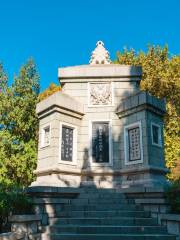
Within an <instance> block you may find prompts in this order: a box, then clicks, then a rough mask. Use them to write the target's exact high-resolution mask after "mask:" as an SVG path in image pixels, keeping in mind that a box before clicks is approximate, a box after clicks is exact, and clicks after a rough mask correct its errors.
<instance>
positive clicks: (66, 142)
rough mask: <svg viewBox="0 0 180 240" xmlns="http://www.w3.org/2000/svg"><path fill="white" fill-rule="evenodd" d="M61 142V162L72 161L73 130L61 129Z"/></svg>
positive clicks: (68, 128) (64, 127)
mask: <svg viewBox="0 0 180 240" xmlns="http://www.w3.org/2000/svg"><path fill="white" fill-rule="evenodd" d="M61 139H62V141H61V160H63V161H72V160H73V129H72V128H70V127H66V126H63V127H62V138H61Z"/></svg>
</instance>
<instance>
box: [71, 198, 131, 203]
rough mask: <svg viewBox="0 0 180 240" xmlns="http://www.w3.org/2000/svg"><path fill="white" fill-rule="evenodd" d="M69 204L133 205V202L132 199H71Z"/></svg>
mask: <svg viewBox="0 0 180 240" xmlns="http://www.w3.org/2000/svg"><path fill="white" fill-rule="evenodd" d="M69 202H70V203H71V204H79V205H82V204H113V203H116V204H127V203H129V204H133V203H134V200H133V199H120V198H114V199H113V198H112V199H111V198H105V199H103V198H102V199H100V198H92V199H91V198H89V199H88V198H80V199H72V200H69Z"/></svg>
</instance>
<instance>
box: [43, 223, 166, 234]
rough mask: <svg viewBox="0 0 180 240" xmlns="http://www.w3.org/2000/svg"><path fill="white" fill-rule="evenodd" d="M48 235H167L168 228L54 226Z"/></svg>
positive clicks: (48, 229)
mask: <svg viewBox="0 0 180 240" xmlns="http://www.w3.org/2000/svg"><path fill="white" fill-rule="evenodd" d="M46 232H47V233H51V232H52V233H77V234H79V233H82V234H85V233H87V234H103V233H104V234H105V233H106V234H118V233H120V234H129V233H137V234H148V233H151V234H154V233H156V234H160V233H167V231H166V227H163V226H109V225H103V226H101V225H96V226H92V225H91V226H84V225H65V226H62V225H54V226H48V227H47V228H46Z"/></svg>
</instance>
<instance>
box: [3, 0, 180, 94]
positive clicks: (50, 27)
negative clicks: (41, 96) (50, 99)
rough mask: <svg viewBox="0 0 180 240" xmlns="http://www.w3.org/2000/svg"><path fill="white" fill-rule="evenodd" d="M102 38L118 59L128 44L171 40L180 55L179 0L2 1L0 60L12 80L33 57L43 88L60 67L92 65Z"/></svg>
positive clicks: (139, 46)
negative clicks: (91, 61)
mask: <svg viewBox="0 0 180 240" xmlns="http://www.w3.org/2000/svg"><path fill="white" fill-rule="evenodd" d="M98 40H102V41H104V43H105V47H106V48H107V49H108V50H109V52H110V54H111V59H114V58H115V54H116V51H117V50H122V49H123V47H124V46H127V47H133V48H134V49H135V50H137V51H138V50H140V49H142V50H146V49H147V44H148V43H151V44H159V45H161V46H163V45H164V44H166V43H167V44H168V46H169V51H170V53H172V54H175V55H178V54H179V53H180V0H0V61H2V62H3V64H4V67H5V69H6V71H7V72H8V75H9V78H10V80H12V79H13V76H14V74H17V73H18V70H19V68H20V66H21V65H22V64H24V63H25V62H26V60H27V59H28V58H29V57H33V58H34V60H35V62H36V64H37V67H38V70H39V73H40V77H41V90H43V89H45V88H46V87H48V85H49V84H50V82H55V83H58V80H57V69H58V67H59V66H71V65H80V64H88V62H89V58H90V54H91V51H92V50H93V49H94V48H95V44H96V42H97V41H98Z"/></svg>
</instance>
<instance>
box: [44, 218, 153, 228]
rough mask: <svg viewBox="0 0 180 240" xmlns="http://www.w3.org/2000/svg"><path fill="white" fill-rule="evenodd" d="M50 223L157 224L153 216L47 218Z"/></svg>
mask: <svg viewBox="0 0 180 240" xmlns="http://www.w3.org/2000/svg"><path fill="white" fill-rule="evenodd" d="M49 224H50V225H55V224H57V225H66V224H70V225H124V226H157V219H155V218H141V217H137V218H135V217H117V218H98V217H94V218H92V217H89V218H77V217H76V218H49Z"/></svg>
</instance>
